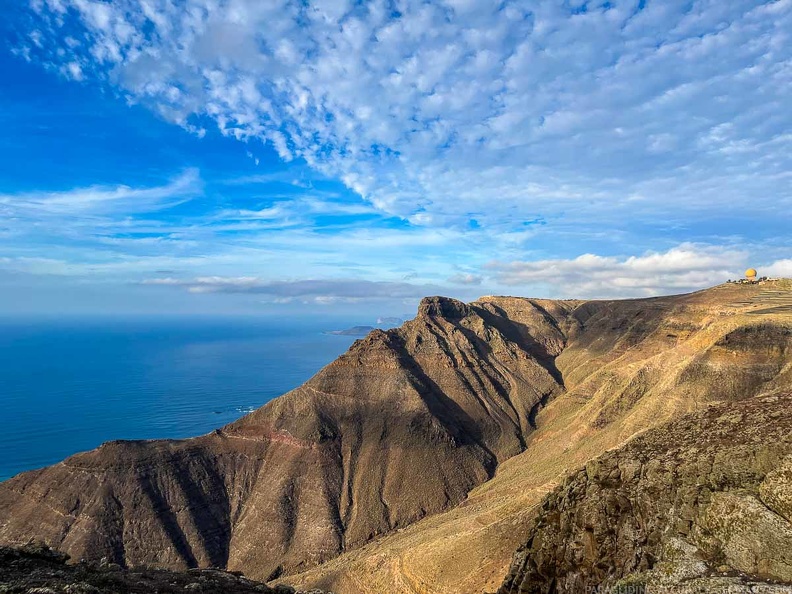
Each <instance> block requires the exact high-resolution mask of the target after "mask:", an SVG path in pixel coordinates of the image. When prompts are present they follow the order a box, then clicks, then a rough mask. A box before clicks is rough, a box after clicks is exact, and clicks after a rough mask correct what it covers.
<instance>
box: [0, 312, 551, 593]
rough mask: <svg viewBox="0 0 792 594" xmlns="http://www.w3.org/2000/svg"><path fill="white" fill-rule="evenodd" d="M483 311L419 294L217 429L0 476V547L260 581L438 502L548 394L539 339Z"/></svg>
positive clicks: (547, 360)
mask: <svg viewBox="0 0 792 594" xmlns="http://www.w3.org/2000/svg"><path fill="white" fill-rule="evenodd" d="M528 309H530V306H528ZM542 315H544V314H542ZM494 317H496V314H493V313H490V312H488V311H485V310H483V309H477V308H473V307H470V306H468V305H465V304H463V303H460V302H458V301H454V300H452V299H446V298H440V297H434V298H430V299H426V300H424V301H423V302H422V303H421V306H420V308H419V315H418V317H416V319H415V320H413V321H411V322H408V323H407V324H405V326H404V327H402V328H400V329H396V330H390V331H388V332H383V331H379V330H377V331H374V332H372V333H371V334H370V335H369V336H368V337H366V338H365V339H363V340H360V341H357V342H355V344H354V345H353V346H352V347H351V348H350V350H349V351H348V352H347V353H346V354H345V355H343V356H342V357H340V358H339V359H338V360H337V361H335V362H334V363H332V364H330V365H329V366H327V367H326V368H325V369H323V370H322V371H321V372H320V373H319V374H317V375H316V376H315V377H314V378H313V379H311V380H310V381H309V382H307V383H306V384H305V385H303V386H301V387H300V388H298V389H296V390H294V391H293V392H290V393H288V394H286V395H284V396H282V397H281V398H278V399H276V400H274V401H272V402H270V403H268V404H267V405H266V406H264V407H263V408H261V409H260V410H258V411H256V412H254V413H252V414H250V415H248V416H246V417H244V418H243V419H241V420H239V421H237V422H236V423H233V424H231V425H229V426H227V427H224V428H222V429H221V430H219V431H217V432H215V433H213V434H210V435H205V436H203V437H199V438H195V439H190V440H184V441H148V442H112V443H108V444H105V445H103V446H102V447H100V448H99V449H97V450H95V451H92V452H88V453H84V454H78V455H76V456H73V457H71V458H69V459H67V460H65V461H64V462H62V463H60V464H58V465H55V466H53V467H50V468H46V469H44V470H39V471H33V472H28V473H23V474H21V475H19V476H17V477H15V478H13V479H11V480H9V481H6V482H5V483H3V484H2V485H1V486H0V540H2V541H3V542H6V543H21V542H26V541H27V540H28V539H29V538H31V537H32V536H35V537H37V538H39V539H41V540H44V541H46V542H47V543H48V544H50V545H51V546H54V547H57V548H59V549H61V550H64V551H66V552H68V553H69V554H70V555H71V556H72V557H75V558H92V559H98V558H101V557H108V558H110V559H112V560H113V561H115V562H117V563H119V564H121V565H126V566H138V565H149V564H154V565H159V566H164V567H169V568H185V567H194V566H202V567H204V566H216V567H229V568H232V569H240V568H244V571H245V572H246V574H249V575H252V576H255V577H258V578H267V577H269V576H272V575H277V574H278V573H280V572H283V571H286V572H290V571H294V570H295V569H299V568H302V567H307V566H311V565H314V564H316V563H320V562H322V561H324V560H326V559H328V558H330V557H332V556H334V555H337V554H338V553H339V552H340V551H342V550H345V549H348V548H352V547H355V546H358V545H360V544H362V543H364V542H366V541H368V540H370V539H371V538H373V537H374V536H376V535H378V534H382V533H384V532H387V531H389V530H392V529H394V528H397V527H400V526H405V525H407V524H410V523H412V522H414V521H416V520H418V519H419V518H421V517H423V516H425V515H427V514H433V513H437V512H439V511H442V510H443V509H446V508H448V507H450V506H453V505H455V504H457V503H459V502H460V501H462V500H463V499H464V497H465V495H466V493H467V492H468V491H469V490H470V489H471V488H473V487H474V486H476V485H477V484H480V483H482V482H484V481H485V480H487V479H488V478H489V477H490V476H492V474H493V472H494V470H495V468H496V467H497V465H498V463H499V462H501V461H503V460H504V459H506V458H509V457H510V456H513V455H514V454H516V453H518V452H520V451H521V450H522V449H523V447H524V438H525V436H526V435H527V434H528V433H529V432H530V431H531V415H532V413H533V411H535V409H536V407H537V406H539V405H540V403H541V402H542V401H543V400H544V399H546V398H548V397H550V396H552V395H553V394H555V393H558V392H560V390H561V385H560V384H559V382H558V377H557V373H556V372H555V370H554V368H553V366H552V357H550V356H548V354H547V352H546V349H545V348H544V347H542V346H541V344H540V342H533V343H525V342H524V341H521V340H519V335H518V329H517V328H516V327H515V326H514V324H512V323H511V322H510V321H509V320H508V319H506V318H501V319H500V320H499V324H500V325H501V327H502V328H503V330H504V331H508V332H511V333H512V336H509V335H504V333H503V332H502V331H501V330H499V329H498V328H497V327H496V326H495V325H493V324H491V323H488V322H487V320H491V319H493V318H494ZM542 319H543V318H542ZM528 328H529V326H525V329H528ZM539 330H541V331H542V333H540V334H538V335H539V340H540V341H544V342H553V341H557V342H562V341H563V338H562V336H561V333H560V332H559V331H558V330H557V329H556V328H555V327H554V326H553V325H552V324H549V325H545V326H542V327H541V328H539ZM525 331H527V330H525Z"/></svg>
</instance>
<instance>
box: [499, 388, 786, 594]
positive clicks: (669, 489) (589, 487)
mask: <svg viewBox="0 0 792 594" xmlns="http://www.w3.org/2000/svg"><path fill="white" fill-rule="evenodd" d="M790 467H792V394H787V395H781V396H771V397H766V398H754V399H751V400H745V401H741V402H739V403H736V404H735V403H729V404H721V405H717V406H713V407H710V408H708V409H707V410H705V411H703V412H701V413H698V414H692V415H689V416H686V417H684V418H682V419H681V420H679V421H676V422H673V423H671V424H669V425H666V426H663V427H661V428H658V429H654V430H651V431H649V432H647V433H646V434H644V435H642V436H640V437H638V438H636V439H634V440H633V441H631V442H630V443H629V444H628V445H627V446H626V447H624V448H621V449H619V450H615V451H611V452H608V453H607V454H604V455H602V456H600V457H599V458H596V459H595V460H592V461H591V462H589V463H588V464H587V465H586V466H585V468H583V469H581V470H579V471H577V472H576V473H574V474H572V475H570V476H568V477H567V479H566V480H565V481H564V483H563V484H562V485H561V486H560V487H559V488H557V489H556V490H555V491H554V492H553V493H551V494H550V495H549V496H547V497H546V498H545V499H544V501H543V502H542V504H541V511H540V512H539V513H538V515H537V517H536V519H535V522H534V524H533V526H532V527H531V529H530V530H529V531H528V534H527V539H526V542H525V544H524V545H523V546H522V547H521V548H520V549H519V550H518V551H517V553H516V554H515V556H514V560H513V563H512V566H511V569H510V571H509V574H508V576H507V577H506V580H505V582H504V584H503V586H502V587H501V588H500V590H499V593H500V594H516V593H537V594H539V593H542V594H544V593H549V592H557V593H559V594H560V593H564V592H568V593H570V594H572V593H576V592H592V591H595V589H596V588H602V589H607V588H609V587H616V588H618V587H619V586H625V591H626V586H627V585H633V586H642V587H646V588H647V590H646V591H651V590H652V588H651V586H664V587H667V588H671V587H672V586H673V587H675V588H677V589H674V590H673V591H682V589H681V588H682V586H684V585H685V583H686V582H687V583H688V585H690V586H691V587H692V586H693V585H695V586H696V588H697V589H692V590H691V591H696V592H709V591H713V592H715V591H718V592H723V591H726V588H727V587H732V588H734V589H733V590H728V591H745V592H748V591H758V590H752V589H751V588H750V585H751V584H753V585H756V584H757V583H758V582H762V581H769V582H771V583H770V584H768V585H766V587H767V588H768V589H766V590H765V589H762V590H761V591H763V592H764V591H767V592H770V591H773V592H775V591H778V592H789V591H790V586H778V585H777V582H785V583H790V584H792V523H790V521H789V519H788V518H787V517H785V516H784V513H785V512H786V511H787V502H788V501H789V500H790V496H792V480H790V475H789V471H790ZM717 574H721V577H718V578H717V579H716V578H715V576H716V575H717ZM724 576H725V577H724ZM774 584H775V585H774ZM771 586H772V589H770V588H771ZM740 587H742V588H744V589H740ZM776 588H777V589H776ZM616 591H618V589H617V590H616ZM635 591H638V590H637V589H636V590H635ZM664 591H665V590H664Z"/></svg>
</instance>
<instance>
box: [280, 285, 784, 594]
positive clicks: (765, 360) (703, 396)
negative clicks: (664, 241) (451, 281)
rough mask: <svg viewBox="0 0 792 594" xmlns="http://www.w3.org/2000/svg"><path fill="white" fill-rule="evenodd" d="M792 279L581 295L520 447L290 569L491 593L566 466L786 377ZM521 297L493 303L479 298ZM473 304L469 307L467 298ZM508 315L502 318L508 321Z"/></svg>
mask: <svg viewBox="0 0 792 594" xmlns="http://www.w3.org/2000/svg"><path fill="white" fill-rule="evenodd" d="M791 289H792V283H790V282H789V281H785V282H783V283H777V284H772V285H768V286H757V285H721V286H718V287H714V288H712V289H709V290H706V291H701V292H698V293H693V294H690V295H680V296H674V297H663V298H657V299H646V300H628V301H610V302H609V301H599V302H585V303H580V304H577V305H575V306H574V310H573V314H572V315H573V317H574V318H575V319H576V320H577V323H575V324H574V325H572V327H571V328H569V329H568V330H565V336H566V346H565V347H564V349H563V350H562V352H561V353H560V354H559V356H557V357H556V358H555V364H556V366H557V368H558V370H559V371H560V373H561V375H562V378H563V380H564V384H565V392H564V393H563V394H561V395H560V396H557V397H555V398H554V399H553V400H551V401H550V402H549V403H548V404H547V406H546V407H545V408H543V409H542V410H541V411H540V412H539V413H538V415H537V417H536V419H535V424H536V426H537V429H536V431H534V432H533V433H532V434H531V435H530V436H529V438H528V439H527V440H526V449H525V451H524V452H523V453H521V454H519V455H517V456H515V457H513V458H511V459H509V460H507V461H506V462H504V463H503V464H501V465H500V466H499V467H498V469H497V473H496V475H495V476H494V477H493V478H492V479H491V480H489V481H487V482H486V483H484V484H482V485H480V486H479V487H477V488H475V489H473V490H472V491H471V492H470V493H469V494H468V497H467V498H466V500H465V501H464V502H463V503H462V504H461V505H459V506H457V507H455V508H454V509H451V510H449V511H447V512H444V513H442V514H438V515H435V516H432V517H429V518H426V519H424V520H421V521H420V522H418V523H416V524H414V525H412V526H409V527H408V528H406V529H404V530H400V531H398V532H396V533H391V534H389V535H387V536H385V537H383V538H380V539H378V540H377V541H376V542H373V543H370V544H368V545H366V546H364V547H362V548H360V549H357V550H353V551H350V552H346V553H344V554H343V555H341V556H340V557H338V558H336V559H333V560H331V561H329V562H328V563H325V564H323V565H321V566H319V567H317V568H315V569H313V570H311V571H308V572H305V573H302V574H300V575H295V576H291V577H290V583H292V584H297V585H322V586H324V587H326V588H327V589H334V590H335V591H338V592H370V593H372V594H373V593H376V592H382V591H389V592H404V593H408V592H409V593H414V592H421V593H444V594H455V593H460V592H494V591H496V590H497V589H498V588H499V587H500V586H501V583H502V581H503V578H504V576H505V575H506V573H507V571H508V569H509V566H510V563H511V560H512V555H513V553H514V551H515V550H516V549H517V548H518V547H519V546H521V545H523V544H524V543H525V540H526V538H527V534H528V530H529V529H530V527H531V525H532V522H533V519H534V517H535V515H536V513H537V511H538V505H539V503H540V502H541V500H542V498H543V497H544V496H545V495H546V494H547V493H548V492H549V491H551V490H552V489H554V488H555V487H556V486H557V484H558V482H559V481H561V480H563V478H564V476H565V474H566V473H567V472H569V471H571V470H574V469H576V468H579V467H580V466H582V465H584V464H585V463H586V462H587V461H588V460H590V459H592V458H595V457H597V456H599V455H600V454H602V453H603V452H605V451H607V450H609V449H611V448H614V447H618V446H620V445H621V444H624V443H625V442H627V441H628V440H630V439H631V438H633V437H634V436H636V435H637V434H638V433H640V432H642V431H644V430H646V429H648V428H651V427H652V426H657V425H659V424H662V423H664V422H666V421H668V420H669V419H673V418H675V417H678V416H680V415H683V414H686V413H688V412H692V411H695V410H696V409H700V408H702V407H704V406H706V405H708V404H710V403H712V402H717V401H718V400H726V401H728V402H734V401H736V400H740V399H748V398H751V397H753V396H755V395H758V394H765V393H768V394H769V393H774V392H777V391H780V390H783V389H784V388H786V389H788V388H789V387H790V386H792V350H791V349H790V336H791V335H790V329H792V292H790V290H791ZM490 301H497V302H500V303H501V304H503V303H511V304H515V303H519V301H512V300H510V299H505V298H496V299H490V298H485V299H483V300H481V302H485V303H486V302H490ZM473 305H474V306H475V304H473ZM516 315H517V314H512V319H513V318H514V317H516Z"/></svg>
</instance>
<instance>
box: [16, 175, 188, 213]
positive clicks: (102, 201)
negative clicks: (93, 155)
mask: <svg viewBox="0 0 792 594" xmlns="http://www.w3.org/2000/svg"><path fill="white" fill-rule="evenodd" d="M201 188H202V183H201V178H200V175H199V173H198V170H196V169H188V170H186V171H184V172H183V173H181V174H180V175H179V176H178V177H176V178H175V179H173V180H171V181H170V182H169V183H167V184H165V185H162V186H154V187H149V188H132V187H130V186H125V185H119V186H91V187H88V188H77V189H73V190H68V191H64V192H31V193H22V194H0V208H3V209H5V210H7V211H8V212H9V214H14V213H22V212H28V213H31V214H37V215H38V216H43V215H44V214H46V213H51V214H59V215H62V214H78V213H82V214H106V213H110V212H118V211H121V212H123V213H125V214H131V213H140V212H152V211H156V210H160V209H163V208H168V207H170V206H173V205H175V204H177V203H179V202H182V201H184V200H186V199H189V198H191V197H194V196H196V195H198V194H199V193H200V192H201Z"/></svg>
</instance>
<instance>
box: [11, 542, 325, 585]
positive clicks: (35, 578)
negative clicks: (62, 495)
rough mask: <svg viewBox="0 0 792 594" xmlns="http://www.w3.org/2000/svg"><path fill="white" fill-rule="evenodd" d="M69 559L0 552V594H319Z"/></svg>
mask: <svg viewBox="0 0 792 594" xmlns="http://www.w3.org/2000/svg"><path fill="white" fill-rule="evenodd" d="M67 561H68V555H66V554H64V553H59V552H57V551H53V550H51V549H49V548H47V547H45V546H41V545H26V546H24V547H18V548H11V547H0V592H2V593H3V594H152V593H153V592H156V593H157V594H177V593H178V594H184V593H185V592H189V593H201V592H206V593H207V594H259V593H263V594H322V593H321V592H320V591H318V590H314V591H312V592H302V593H300V592H296V591H295V590H294V589H293V588H290V587H287V586H276V587H275V588H270V587H269V586H267V585H266V584H262V583H259V582H253V581H251V580H248V579H246V578H245V577H244V576H242V575H239V574H234V573H229V572H226V571H220V570H217V569H192V570H190V571H184V572H174V571H168V570H165V569H150V568H141V569H131V570H125V569H122V568H121V567H119V566H118V565H116V564H114V563H107V562H105V563H100V564H93V563H85V562H81V563H76V564H67Z"/></svg>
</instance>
